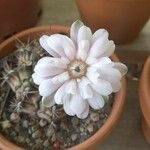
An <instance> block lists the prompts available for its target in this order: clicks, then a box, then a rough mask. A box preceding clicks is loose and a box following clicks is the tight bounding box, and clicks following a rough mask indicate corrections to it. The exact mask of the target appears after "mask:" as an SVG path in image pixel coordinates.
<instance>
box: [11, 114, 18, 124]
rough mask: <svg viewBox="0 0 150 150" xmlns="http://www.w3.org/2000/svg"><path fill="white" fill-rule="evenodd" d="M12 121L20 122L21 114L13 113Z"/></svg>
mask: <svg viewBox="0 0 150 150" xmlns="http://www.w3.org/2000/svg"><path fill="white" fill-rule="evenodd" d="M10 120H11V121H12V122H15V123H18V122H19V121H20V116H19V114H17V113H15V112H13V113H12V114H11V115H10Z"/></svg>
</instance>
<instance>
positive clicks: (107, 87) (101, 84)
mask: <svg viewBox="0 0 150 150" xmlns="http://www.w3.org/2000/svg"><path fill="white" fill-rule="evenodd" d="M91 86H92V88H93V89H94V90H95V91H96V92H98V93H99V94H100V95H104V96H108V95H110V94H111V93H112V92H113V89H112V87H111V84H110V83H109V82H108V81H105V80H102V79H98V81H97V83H96V84H92V85H91Z"/></svg>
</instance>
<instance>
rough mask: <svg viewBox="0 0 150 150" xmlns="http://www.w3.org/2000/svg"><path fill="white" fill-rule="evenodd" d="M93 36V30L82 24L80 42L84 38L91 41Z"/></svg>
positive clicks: (79, 33) (79, 35)
mask: <svg viewBox="0 0 150 150" xmlns="http://www.w3.org/2000/svg"><path fill="white" fill-rule="evenodd" d="M91 38H92V31H91V29H90V28H89V27H86V26H82V27H81V28H80V29H79V32H78V44H79V42H81V41H83V40H87V41H89V42H90V40H91Z"/></svg>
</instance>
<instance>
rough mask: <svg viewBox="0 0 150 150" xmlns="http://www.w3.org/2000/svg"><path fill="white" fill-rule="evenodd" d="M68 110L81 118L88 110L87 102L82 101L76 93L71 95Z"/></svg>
mask: <svg viewBox="0 0 150 150" xmlns="http://www.w3.org/2000/svg"><path fill="white" fill-rule="evenodd" d="M70 108H71V110H72V111H73V112H74V113H75V114H76V115H77V116H78V117H80V118H82V114H84V112H85V111H87V109H89V105H88V103H87V101H85V100H83V99H82V97H81V96H80V94H79V93H77V94H75V95H72V99H71V103H70ZM83 117H85V115H83ZM82 119H83V118H82Z"/></svg>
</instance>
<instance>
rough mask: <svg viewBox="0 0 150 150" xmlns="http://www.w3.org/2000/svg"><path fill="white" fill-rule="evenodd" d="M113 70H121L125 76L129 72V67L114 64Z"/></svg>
mask: <svg viewBox="0 0 150 150" xmlns="http://www.w3.org/2000/svg"><path fill="white" fill-rule="evenodd" d="M113 68H115V69H117V70H119V71H120V73H121V75H122V76H124V75H125V74H126V73H127V71H128V68H127V66H126V65H124V64H122V63H119V62H114V66H113Z"/></svg>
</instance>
